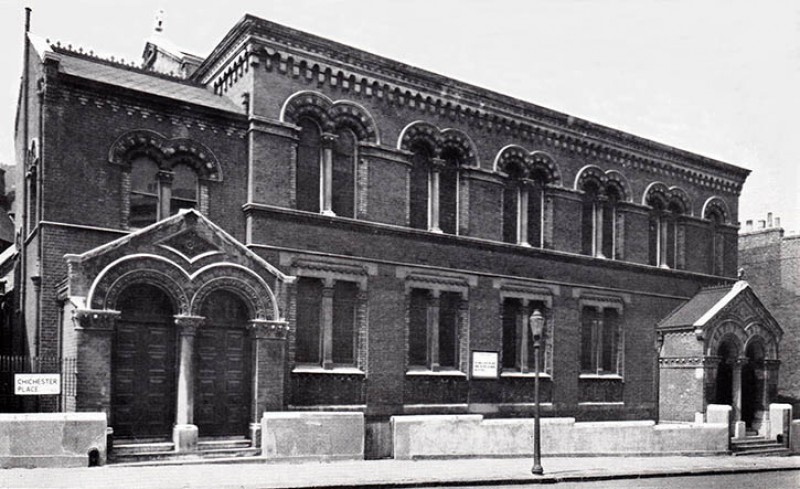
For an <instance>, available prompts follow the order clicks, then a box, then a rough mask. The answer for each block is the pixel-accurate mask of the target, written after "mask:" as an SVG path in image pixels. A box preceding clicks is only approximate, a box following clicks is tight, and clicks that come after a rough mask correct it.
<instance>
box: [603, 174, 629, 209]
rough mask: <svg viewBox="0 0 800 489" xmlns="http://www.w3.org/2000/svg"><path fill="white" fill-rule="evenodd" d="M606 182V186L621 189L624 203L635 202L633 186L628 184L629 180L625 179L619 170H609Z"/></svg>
mask: <svg viewBox="0 0 800 489" xmlns="http://www.w3.org/2000/svg"><path fill="white" fill-rule="evenodd" d="M606 180H607V184H606V185H608V186H611V185H613V186H615V187H617V189H619V192H620V196H622V200H623V201H624V202H631V201H632V200H633V192H631V186H630V184H629V183H628V179H627V178H625V175H623V174H622V173H620V172H618V171H617V170H608V171H606Z"/></svg>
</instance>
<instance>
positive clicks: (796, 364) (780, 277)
mask: <svg viewBox="0 0 800 489" xmlns="http://www.w3.org/2000/svg"><path fill="white" fill-rule="evenodd" d="M739 264H740V266H741V268H742V271H743V272H744V275H745V278H746V279H747V281H748V282H749V283H750V284H751V285H752V286H753V288H754V289H755V290H756V292H757V293H758V295H759V297H760V298H761V300H763V301H764V305H765V306H766V307H767V308H768V309H769V310H770V312H771V313H772V314H773V315H774V316H775V319H777V320H778V322H779V323H780V324H781V326H782V327H783V329H784V330H785V335H784V338H783V341H782V342H781V374H780V383H779V386H778V388H779V390H778V395H779V396H780V398H781V400H782V401H783V402H787V403H790V404H792V405H793V406H794V412H795V413H797V412H800V355H798V352H800V322H799V321H798V314H800V235H798V234H787V233H785V231H784V229H783V228H782V227H781V223H780V219H779V218H777V217H776V218H774V219H773V216H772V214H771V213H770V214H768V215H767V218H766V219H763V220H759V221H758V223H757V224H756V225H754V224H753V221H747V222H746V223H745V227H744V229H743V230H742V232H741V234H739Z"/></svg>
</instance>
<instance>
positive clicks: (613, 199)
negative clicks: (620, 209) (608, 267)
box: [602, 185, 622, 260]
mask: <svg viewBox="0 0 800 489" xmlns="http://www.w3.org/2000/svg"><path fill="white" fill-rule="evenodd" d="M620 200H622V195H621V194H620V191H619V189H618V188H617V187H616V186H614V185H609V186H608V187H606V199H605V201H604V202H603V229H602V232H603V236H602V241H603V246H602V253H603V256H605V257H606V258H610V259H612V260H613V259H616V258H617V257H619V232H618V231H619V230H618V227H619V226H618V224H619V223H618V222H617V204H618V203H619V201H620Z"/></svg>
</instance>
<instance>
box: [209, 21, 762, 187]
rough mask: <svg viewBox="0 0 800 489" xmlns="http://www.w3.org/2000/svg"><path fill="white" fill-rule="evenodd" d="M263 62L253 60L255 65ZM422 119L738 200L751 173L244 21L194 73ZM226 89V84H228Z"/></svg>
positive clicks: (212, 81) (215, 80) (301, 35)
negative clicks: (299, 90) (286, 84)
mask: <svg viewBox="0 0 800 489" xmlns="http://www.w3.org/2000/svg"><path fill="white" fill-rule="evenodd" d="M253 57H256V58H258V60H257V61H255V62H254V61H253V60H252V58H253ZM247 59H251V61H250V64H259V65H261V64H263V67H264V69H267V70H270V71H277V72H278V73H281V74H284V75H286V76H291V77H295V78H300V77H303V78H305V79H306V80H308V81H316V83H317V84H319V85H329V86H331V87H338V88H339V89H341V90H342V91H345V92H351V93H353V94H355V95H358V96H362V97H371V98H377V99H381V100H383V101H384V102H386V103H388V104H391V105H396V106H404V107H406V108H409V109H414V110H418V111H420V112H424V113H431V114H436V115H438V116H441V117H446V118H450V119H452V120H462V121H463V122H465V123H466V124H468V125H471V126H474V127H477V128H480V129H481V130H484V131H494V132H503V133H507V134H508V135H510V136H512V137H514V138H515V139H517V140H522V141H530V142H534V143H536V144H537V145H538V146H544V147H553V148H560V149H562V150H565V151H569V152H573V153H575V154H580V155H584V156H585V157H588V158H592V159H593V160H594V161H595V162H598V163H599V162H602V161H604V160H605V161H606V162H610V163H614V164H615V165H617V166H619V167H621V168H632V169H635V170H641V171H647V172H650V173H654V174H656V175H664V176H671V177H675V178H680V179H682V180H684V181H688V182H689V183H692V184H696V185H699V186H702V187H706V188H710V189H713V190H716V191H719V192H727V193H732V194H737V195H738V194H739V193H740V192H741V186H742V184H743V182H744V180H745V178H746V177H747V175H748V174H749V170H745V169H742V168H738V167H736V166H733V165H730V164H728V163H724V162H721V161H718V160H714V159H711V158H706V157H703V156H700V155H697V154H694V153H690V152H688V151H684V150H680V149H677V148H673V147H671V146H668V145H664V144H661V143H657V142H654V141H651V140H648V139H645V138H641V137H638V136H634V135H631V134H626V133H623V132H621V131H618V130H615V129H611V128H607V127H604V126H601V125H598V124H594V123H591V122H588V121H584V120H581V119H578V118H576V117H573V116H570V115H567V114H563V113H560V112H557V111H554V110H550V109H546V108H544V107H540V106H537V105H535V104H531V103H528V102H523V101H521V100H518V99H515V98H512V97H508V96H504V95H500V94H498V93H495V92H491V91H489V90H485V89H482V88H479V87H475V86H472V85H469V84H466V83H462V82H458V81H455V80H451V79H448V78H446V77H443V76H441V75H437V74H435V73H431V72H428V71H425V70H421V69H419V68H414V67H411V66H408V65H405V64H402V63H399V62H396V61H392V60H389V59H387V58H383V57H380V56H376V55H373V54H370V53H366V52H364V51H360V50H357V49H354V48H352V47H349V46H345V45H343V44H340V43H336V42H334V41H329V40H327V39H323V38H321V37H318V36H314V35H312V34H307V33H304V32H300V31H297V30H294V29H290V28H288V27H284V26H281V25H278V24H275V23H272V22H269V21H266V20H263V19H259V18H257V17H253V16H249V15H248V16H245V18H244V19H242V21H240V23H239V24H237V26H235V27H234V29H232V30H231V31H230V32H229V33H228V35H227V36H226V37H225V39H223V41H222V42H221V43H220V44H219V45H218V46H217V48H215V50H214V52H212V54H211V55H210V56H209V57H208V58H207V59H206V61H205V62H204V63H203V65H202V66H201V67H200V68H199V69H198V70H197V72H196V74H195V76H196V77H198V78H199V79H200V80H202V81H203V82H204V83H206V84H213V85H214V86H215V87H217V86H221V84H222V82H221V81H222V80H223V79H225V80H227V78H229V77H231V76H234V75H235V74H236V73H238V72H239V71H240V65H241V63H244V62H245V61H246V60H247ZM226 83H227V81H226Z"/></svg>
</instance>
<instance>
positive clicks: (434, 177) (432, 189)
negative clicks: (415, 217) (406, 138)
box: [428, 158, 445, 233]
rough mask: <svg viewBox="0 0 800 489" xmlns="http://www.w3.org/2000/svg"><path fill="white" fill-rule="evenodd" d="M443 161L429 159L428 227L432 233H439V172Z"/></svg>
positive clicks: (440, 229)
mask: <svg viewBox="0 0 800 489" xmlns="http://www.w3.org/2000/svg"><path fill="white" fill-rule="evenodd" d="M444 165H445V161H444V160H443V159H441V158H432V159H431V173H430V175H431V180H430V183H429V186H428V195H429V197H430V200H429V202H428V227H429V229H428V230H429V231H431V232H432V233H441V232H442V228H440V227H439V172H440V171H441V169H442V167H444Z"/></svg>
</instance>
